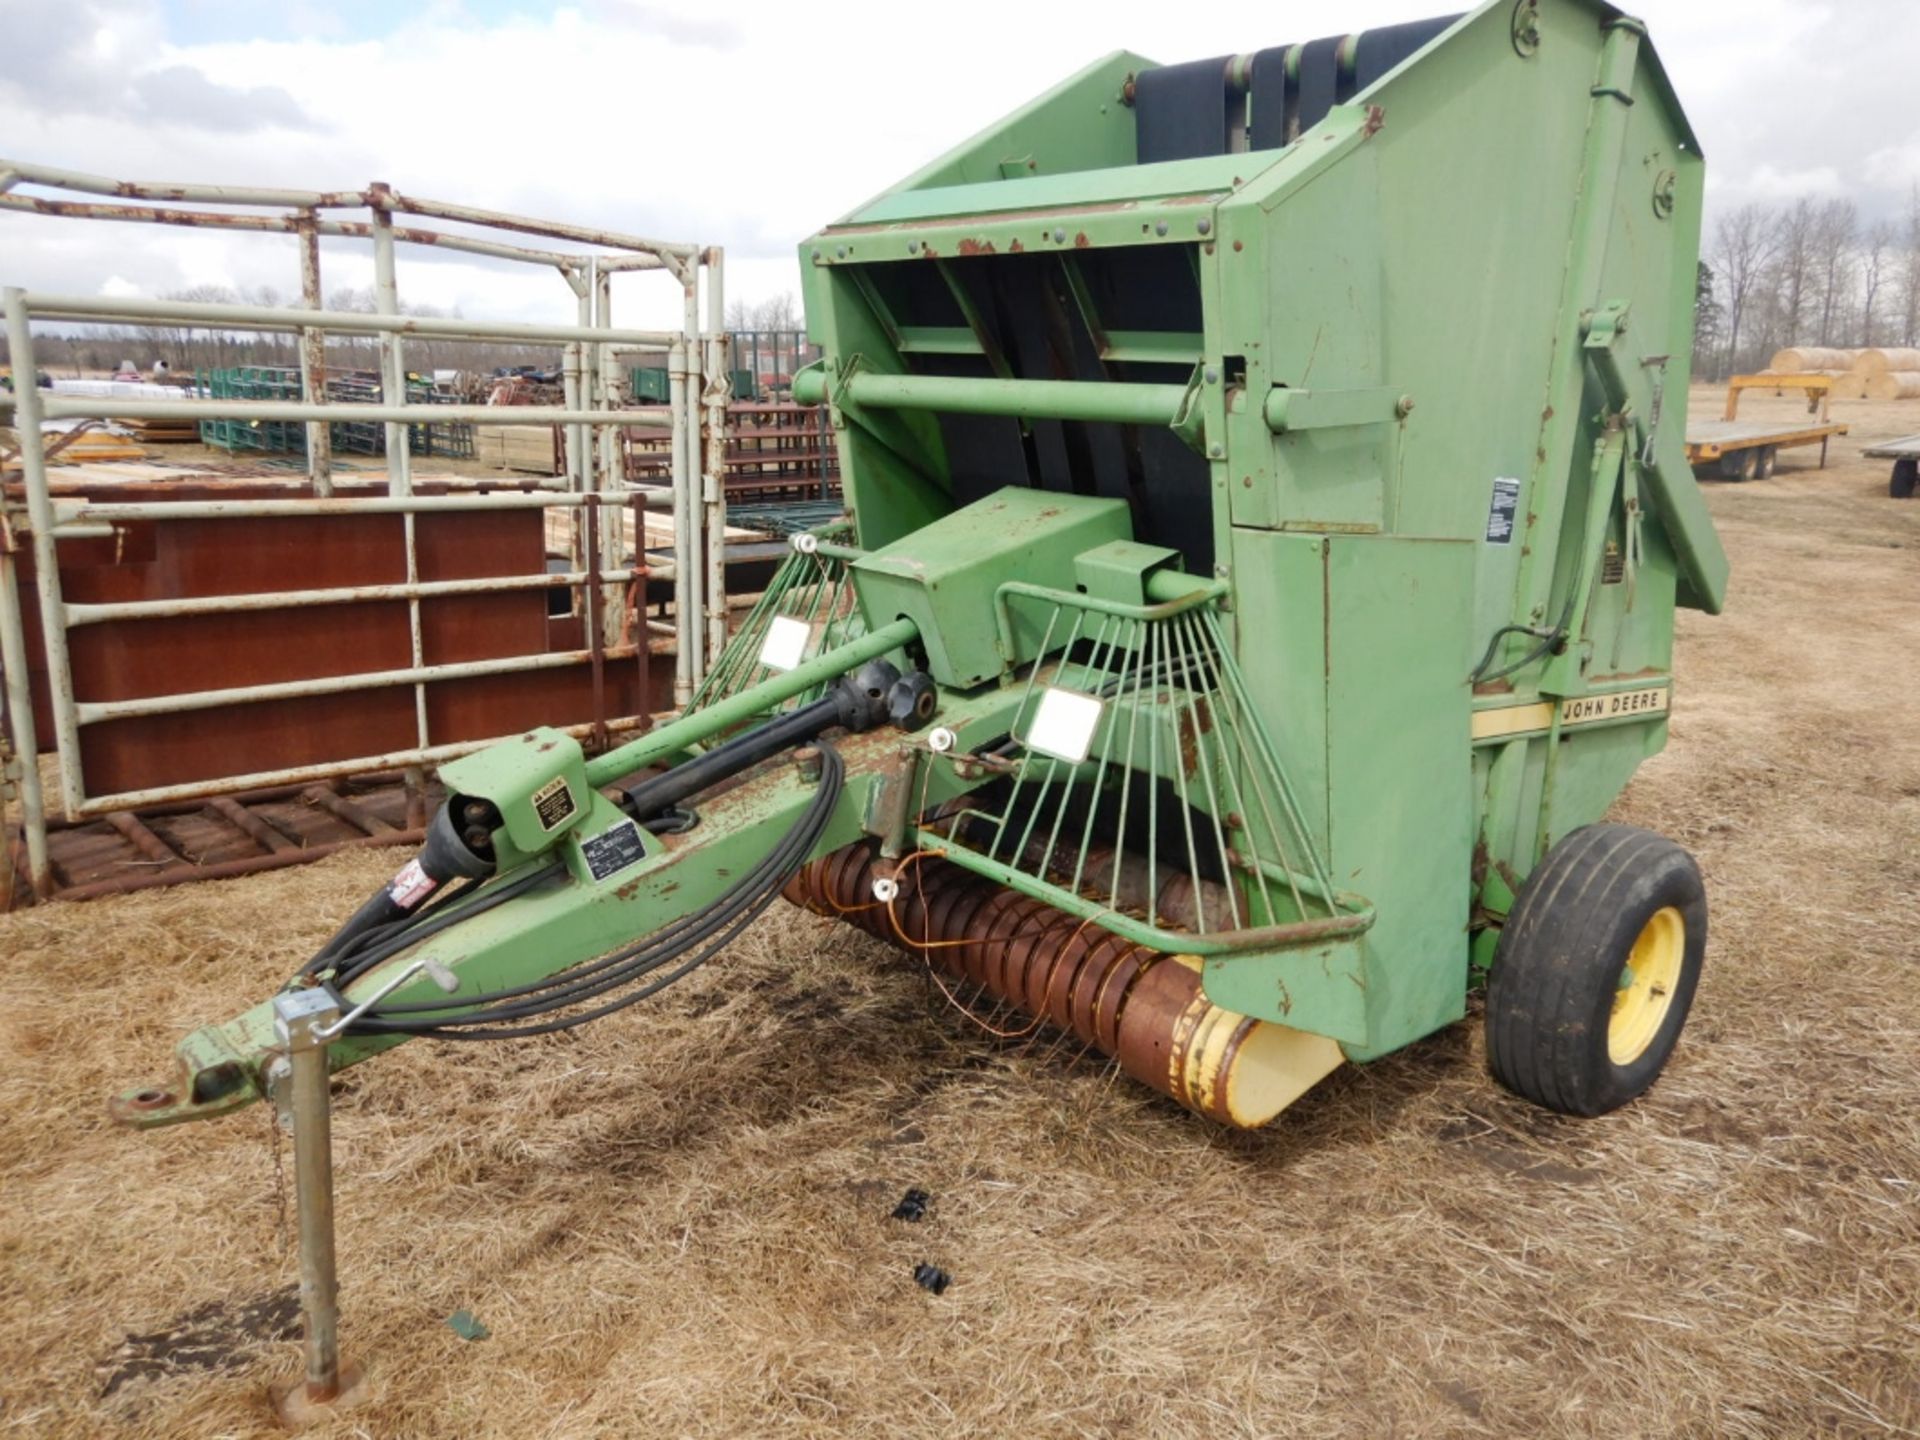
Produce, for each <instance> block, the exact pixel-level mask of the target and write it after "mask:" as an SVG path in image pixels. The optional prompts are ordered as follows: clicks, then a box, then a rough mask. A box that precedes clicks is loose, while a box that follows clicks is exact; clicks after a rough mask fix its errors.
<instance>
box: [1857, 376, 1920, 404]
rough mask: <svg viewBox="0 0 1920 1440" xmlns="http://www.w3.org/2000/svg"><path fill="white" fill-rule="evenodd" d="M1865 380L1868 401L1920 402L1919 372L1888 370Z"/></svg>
mask: <svg viewBox="0 0 1920 1440" xmlns="http://www.w3.org/2000/svg"><path fill="white" fill-rule="evenodd" d="M1865 379H1866V391H1867V393H1866V397H1865V398H1867V399H1868V400H1920V370H1889V371H1887V372H1886V373H1885V374H1884V375H1868V376H1866V377H1865Z"/></svg>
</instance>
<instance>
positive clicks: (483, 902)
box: [302, 860, 564, 990]
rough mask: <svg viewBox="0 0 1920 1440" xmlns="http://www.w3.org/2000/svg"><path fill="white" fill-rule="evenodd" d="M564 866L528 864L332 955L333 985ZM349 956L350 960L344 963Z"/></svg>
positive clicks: (314, 964) (316, 963)
mask: <svg viewBox="0 0 1920 1440" xmlns="http://www.w3.org/2000/svg"><path fill="white" fill-rule="evenodd" d="M563 868H564V867H563V866H562V865H561V863H560V862H559V861H558V860H549V861H547V862H545V863H543V864H537V865H532V866H529V867H528V868H527V869H525V870H523V871H522V872H520V873H519V874H518V875H515V876H513V877H512V878H511V879H509V880H505V881H503V882H502V883H501V884H500V885H498V886H497V887H496V888H494V889H492V890H489V891H487V892H486V893H485V894H484V895H482V896H480V898H479V899H477V900H475V901H474V902H473V903H472V904H470V905H456V904H454V903H452V900H451V898H450V899H449V900H447V901H443V902H442V903H441V904H438V905H435V906H434V907H433V908H432V909H431V910H427V911H424V912H422V913H421V914H419V915H415V916H413V917H411V918H410V919H409V920H408V921H407V922H406V923H405V924H404V925H402V926H400V927H398V928H397V929H396V930H395V931H394V932H393V933H391V934H389V935H387V936H385V937H384V938H381V939H378V940H376V941H375V942H374V943H372V944H370V945H369V946H368V947H367V948H366V949H364V950H359V949H356V950H353V951H351V952H349V953H348V954H346V955H336V956H333V957H331V959H332V961H333V962H334V964H335V966H336V970H337V973H336V974H335V976H334V979H333V982H332V983H333V987H334V989H336V990H339V989H343V988H344V987H346V986H348V985H351V984H352V983H353V982H354V981H355V980H358V979H359V978H360V977H361V976H362V975H364V974H366V973H367V971H369V970H371V969H373V967H374V966H376V965H379V964H381V963H382V962H383V961H386V960H390V959H392V958H393V957H394V956H395V955H398V954H399V953H400V952H401V951H403V950H409V949H411V948H412V947H414V946H415V945H418V944H419V943H420V942H421V941H423V940H428V939H431V938H432V937H433V936H435V935H438V934H439V933H440V932H441V931H443V930H450V929H452V928H453V927H454V926H455V925H459V924H462V923H463V922H465V921H467V920H471V919H472V918H473V917H474V916H476V915H483V914H485V913H486V912H487V911H489V910H491V909H493V908H494V907H495V906H497V905H504V904H505V903H506V902H507V901H509V900H512V899H514V898H515V897H516V896H520V895H524V894H526V892H527V891H529V890H531V889H533V887H534V886H536V885H538V884H539V883H540V882H541V881H543V880H546V879H548V878H549V877H550V876H553V875H556V874H558V873H559V872H560V871H561V870H562V869H563ZM369 938H370V939H371V938H372V937H369ZM349 960H350V961H351V962H352V963H351V964H345V963H344V962H346V961H349ZM324 964H325V960H324V959H322V957H315V959H314V960H309V961H308V962H307V966H308V967H310V968H306V969H304V970H303V971H302V973H303V974H308V975H311V974H313V973H315V971H316V970H317V969H319V968H322V967H323V966H324Z"/></svg>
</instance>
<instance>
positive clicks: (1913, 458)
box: [1860, 435, 1920, 500]
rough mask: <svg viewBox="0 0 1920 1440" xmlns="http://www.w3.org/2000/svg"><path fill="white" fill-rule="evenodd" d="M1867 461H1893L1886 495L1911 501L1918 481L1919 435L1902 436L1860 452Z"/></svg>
mask: <svg viewBox="0 0 1920 1440" xmlns="http://www.w3.org/2000/svg"><path fill="white" fill-rule="evenodd" d="M1860 453H1861V454H1862V455H1864V456H1866V457H1867V458H1868V459H1869V460H1891V461H1893V474H1892V475H1891V476H1889V477H1888V479H1887V494H1889V495H1891V496H1892V497H1893V498H1894V499H1896V500H1911V499H1912V498H1913V492H1914V488H1915V482H1916V481H1920V435H1903V436H1901V437H1900V438H1899V439H1898V440H1887V441H1883V442H1882V443H1880V444H1878V445H1873V446H1869V447H1868V448H1867V449H1865V450H1862V451H1861V452H1860Z"/></svg>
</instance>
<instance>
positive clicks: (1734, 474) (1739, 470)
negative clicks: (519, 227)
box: [1720, 450, 1753, 481]
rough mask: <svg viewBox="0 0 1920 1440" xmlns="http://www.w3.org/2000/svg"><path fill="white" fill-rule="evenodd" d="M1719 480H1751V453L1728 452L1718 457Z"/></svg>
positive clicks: (1742, 451) (1746, 451)
mask: <svg viewBox="0 0 1920 1440" xmlns="http://www.w3.org/2000/svg"><path fill="white" fill-rule="evenodd" d="M1720 478H1721V479H1722V480H1735V481H1738V480H1751V479H1752V478H1753V451H1751V450H1729V451H1727V452H1726V453H1725V454H1724V455H1722V456H1721V457H1720Z"/></svg>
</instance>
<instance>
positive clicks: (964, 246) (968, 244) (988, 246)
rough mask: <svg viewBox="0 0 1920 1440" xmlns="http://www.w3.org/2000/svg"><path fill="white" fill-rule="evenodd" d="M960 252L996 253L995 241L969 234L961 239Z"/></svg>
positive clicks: (965, 253)
mask: <svg viewBox="0 0 1920 1440" xmlns="http://www.w3.org/2000/svg"><path fill="white" fill-rule="evenodd" d="M960 253H961V254H962V255H991V254H993V253H994V249H993V242H992V241H991V240H976V239H974V238H973V237H972V236H971V235H968V236H965V237H963V238H962V239H961V241H960Z"/></svg>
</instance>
